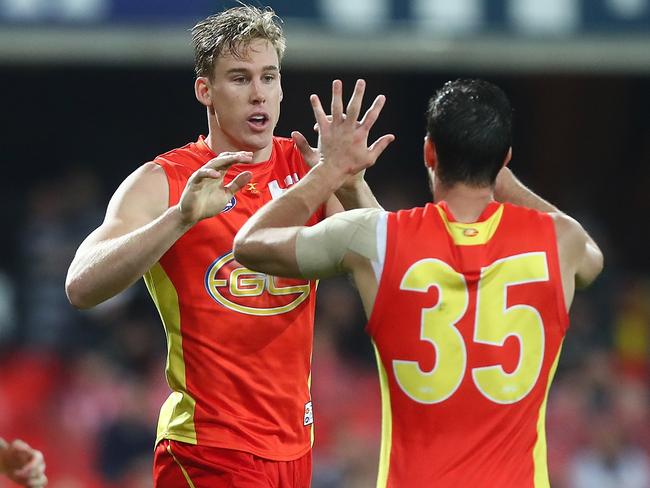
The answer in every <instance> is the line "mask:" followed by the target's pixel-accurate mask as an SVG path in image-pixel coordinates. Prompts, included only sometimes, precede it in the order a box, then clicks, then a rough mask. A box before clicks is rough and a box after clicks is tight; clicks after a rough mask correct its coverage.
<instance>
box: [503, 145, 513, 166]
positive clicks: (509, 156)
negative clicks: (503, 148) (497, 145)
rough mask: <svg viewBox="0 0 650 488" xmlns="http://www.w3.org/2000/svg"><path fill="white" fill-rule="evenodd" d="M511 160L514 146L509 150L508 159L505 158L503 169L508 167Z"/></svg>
mask: <svg viewBox="0 0 650 488" xmlns="http://www.w3.org/2000/svg"><path fill="white" fill-rule="evenodd" d="M511 159H512V146H510V147H509V148H508V153H507V154H506V157H505V158H503V167H504V168H505V167H506V166H508V163H509V162H510V160H511Z"/></svg>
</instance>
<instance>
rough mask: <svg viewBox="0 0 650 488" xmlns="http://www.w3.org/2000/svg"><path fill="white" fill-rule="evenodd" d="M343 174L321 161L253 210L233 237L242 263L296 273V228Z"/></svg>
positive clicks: (286, 272) (312, 211)
mask: <svg viewBox="0 0 650 488" xmlns="http://www.w3.org/2000/svg"><path fill="white" fill-rule="evenodd" d="M344 180H345V175H338V174H337V173H336V170H332V169H331V168H327V167H325V166H324V165H322V164H319V165H317V166H315V167H314V168H313V169H312V170H311V171H310V172H309V173H308V174H307V175H306V176H305V177H304V178H303V179H302V180H300V181H299V182H298V183H297V184H295V185H294V186H292V187H291V188H290V189H289V190H287V191H286V192H285V193H284V194H282V196H280V197H279V198H277V199H275V200H272V201H271V202H269V203H267V204H266V205H265V206H264V207H262V208H261V209H260V210H259V211H258V212H257V213H255V214H254V215H253V216H252V217H251V218H250V219H249V220H248V221H247V222H246V224H244V226H243V227H242V228H241V229H240V230H239V232H238V233H237V236H236V237H235V243H234V251H235V258H236V259H237V261H239V262H240V263H241V264H244V265H245V266H248V267H250V268H251V269H255V270H258V271H263V272H265V273H270V274H273V273H277V271H278V270H280V271H281V272H282V274H283V275H296V276H297V275H299V271H298V269H297V264H296V262H295V237H296V233H297V229H298V228H299V227H300V226H303V225H304V224H305V223H306V222H307V220H309V217H311V216H312V215H313V214H314V212H315V211H316V210H317V209H318V208H319V207H320V206H321V205H322V204H323V203H324V202H325V201H326V200H327V199H328V198H329V197H330V196H331V195H332V194H333V193H334V192H335V191H336V190H337V189H338V187H339V186H340V184H341V183H342V182H343V181H344Z"/></svg>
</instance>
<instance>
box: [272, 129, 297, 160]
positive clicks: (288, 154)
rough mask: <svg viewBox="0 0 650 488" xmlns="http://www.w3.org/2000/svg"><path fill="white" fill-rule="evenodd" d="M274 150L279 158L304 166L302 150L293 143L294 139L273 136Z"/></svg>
mask: <svg viewBox="0 0 650 488" xmlns="http://www.w3.org/2000/svg"><path fill="white" fill-rule="evenodd" d="M273 150H274V152H275V153H276V158H277V156H280V157H283V158H286V159H288V160H291V161H300V162H302V163H303V164H304V160H303V157H302V154H301V153H300V149H298V146H296V143H295V142H293V139H290V138H288V137H279V136H273Z"/></svg>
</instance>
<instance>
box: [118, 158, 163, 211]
mask: <svg viewBox="0 0 650 488" xmlns="http://www.w3.org/2000/svg"><path fill="white" fill-rule="evenodd" d="M168 198H169V185H168V182H167V176H166V174H165V171H164V170H163V168H162V167H161V166H160V165H158V164H156V163H154V162H148V163H145V164H143V165H142V166H140V167H139V168H137V169H136V170H135V171H134V172H133V173H131V174H130V175H129V176H127V177H126V178H125V179H124V181H123V182H122V183H121V184H120V186H119V187H118V188H117V190H116V191H115V193H114V194H113V197H112V198H111V201H110V202H109V204H108V210H107V215H117V214H133V213H143V214H145V215H150V216H153V217H154V218H155V217H157V216H158V215H160V214H161V213H162V212H164V211H165V209H166V208H167V206H168Z"/></svg>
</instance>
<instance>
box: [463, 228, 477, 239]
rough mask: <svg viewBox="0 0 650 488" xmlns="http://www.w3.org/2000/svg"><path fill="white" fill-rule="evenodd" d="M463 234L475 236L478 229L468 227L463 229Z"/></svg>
mask: <svg viewBox="0 0 650 488" xmlns="http://www.w3.org/2000/svg"><path fill="white" fill-rule="evenodd" d="M463 235H464V236H465V237H476V236H477V235H478V229H474V228H473V227H468V228H467V229H465V230H463Z"/></svg>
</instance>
